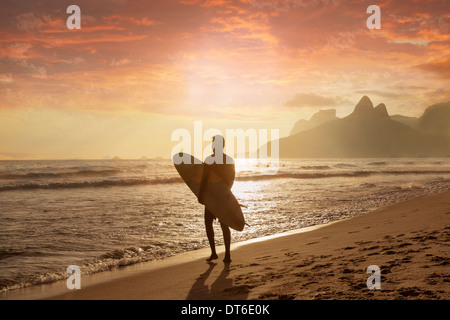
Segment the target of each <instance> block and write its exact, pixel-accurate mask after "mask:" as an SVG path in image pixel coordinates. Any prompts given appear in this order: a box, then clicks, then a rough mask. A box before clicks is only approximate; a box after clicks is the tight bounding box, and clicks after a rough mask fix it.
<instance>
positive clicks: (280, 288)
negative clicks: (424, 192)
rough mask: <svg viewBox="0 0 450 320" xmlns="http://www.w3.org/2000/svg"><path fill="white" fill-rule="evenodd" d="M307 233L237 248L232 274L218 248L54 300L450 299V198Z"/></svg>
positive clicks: (89, 284)
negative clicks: (374, 269) (214, 255)
mask: <svg viewBox="0 0 450 320" xmlns="http://www.w3.org/2000/svg"><path fill="white" fill-rule="evenodd" d="M311 229H312V230H301V231H302V232H294V233H290V234H287V235H283V236H279V237H274V238H271V237H268V238H265V239H258V240H256V241H250V242H246V243H241V244H235V245H234V246H233V248H232V259H233V261H232V262H231V263H230V264H224V263H223V262H222V260H221V259H223V248H222V247H219V250H218V252H219V260H215V262H214V263H207V262H206V261H205V258H206V257H207V256H208V254H209V251H208V249H202V250H197V251H193V252H188V253H185V254H182V255H179V256H176V257H172V258H169V259H166V260H165V261H155V262H150V263H145V264H142V265H141V266H139V267H134V269H133V268H132V269H131V271H130V269H128V270H127V269H126V268H125V269H124V270H120V269H119V270H117V271H113V272H111V273H104V274H103V275H101V276H100V275H97V276H96V275H93V276H91V277H88V276H86V277H83V278H82V288H81V290H75V291H69V290H68V289H65V290H63V289H61V290H59V292H58V294H56V295H54V296H52V297H50V298H51V299H152V300H155V299H156V300H159V299H164V300H173V299H176V300H184V299H192V300H196V299H264V300H271V299H433V300H434V299H449V298H450V285H449V284H450V268H449V266H448V264H449V260H450V259H449V245H450V241H449V240H450V191H448V192H445V193H441V194H437V195H431V196H427V197H422V198H417V199H413V200H409V201H405V202H402V203H398V204H395V205H392V206H389V207H386V208H381V209H379V210H377V211H375V212H371V213H368V214H365V215H360V216H356V217H353V218H350V219H346V220H341V221H338V222H334V223H331V224H327V225H325V226H321V227H318V228H311ZM371 265H376V266H378V267H379V268H380V271H381V276H380V286H381V289H372V290H370V289H368V287H367V279H368V277H370V276H371V274H368V273H366V271H367V268H368V267H369V266H371ZM100 278H102V279H101V281H100V280H99V279H100ZM373 283H374V282H373ZM55 292H56V291H55ZM46 295H47V296H44V295H42V294H41V295H40V296H39V294H37V295H35V296H34V297H33V298H48V295H49V291H46ZM29 297H30V296H29Z"/></svg>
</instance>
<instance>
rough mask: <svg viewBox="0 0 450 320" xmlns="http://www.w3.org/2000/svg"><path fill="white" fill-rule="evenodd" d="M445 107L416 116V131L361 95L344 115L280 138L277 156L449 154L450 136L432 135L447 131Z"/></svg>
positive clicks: (448, 124) (449, 126) (410, 155)
mask: <svg viewBox="0 0 450 320" xmlns="http://www.w3.org/2000/svg"><path fill="white" fill-rule="evenodd" d="M447 109H448V108H443V107H442V106H441V104H439V105H435V106H433V107H430V108H428V109H427V110H428V112H427V111H425V114H424V116H422V117H421V118H420V119H419V124H420V127H421V128H422V129H423V130H420V131H419V130H416V129H414V128H412V127H411V126H408V125H406V124H403V123H400V122H398V121H395V120H392V119H391V118H390V117H389V114H388V111H387V108H386V106H385V105H384V104H379V105H378V106H376V107H374V106H373V104H372V101H371V100H370V99H369V98H368V97H367V96H364V97H363V98H362V99H361V100H360V101H359V102H358V104H357V105H356V106H355V108H354V111H353V112H352V113H351V114H350V115H348V116H347V117H345V118H342V119H335V120H333V121H328V122H325V123H322V124H321V125H318V126H316V127H314V128H312V129H309V130H306V131H302V132H298V133H296V134H293V135H290V136H288V137H286V138H282V139H280V140H279V148H280V150H279V151H280V157H281V158H298V157H336V158H338V157H363V158H365V157H428V156H450V139H447V138H446V137H445V136H443V135H438V134H431V132H433V133H435V131H437V132H448V128H450V122H445V121H442V122H440V118H442V117H443V115H447V113H446V112H447V111H445V110H447ZM425 115H426V116H425ZM432 128H438V129H432ZM425 129H426V130H425ZM427 130H428V132H427ZM446 130H447V131H446ZM268 150H270V145H269V146H268Z"/></svg>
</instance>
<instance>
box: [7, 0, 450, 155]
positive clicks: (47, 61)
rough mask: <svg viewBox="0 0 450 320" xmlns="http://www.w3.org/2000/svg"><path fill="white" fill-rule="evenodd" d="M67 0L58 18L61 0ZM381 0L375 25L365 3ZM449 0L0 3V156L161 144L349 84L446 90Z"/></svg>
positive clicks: (410, 109)
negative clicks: (196, 128) (198, 125)
mask: <svg viewBox="0 0 450 320" xmlns="http://www.w3.org/2000/svg"><path fill="white" fill-rule="evenodd" d="M71 4H76V5H78V6H79V7H80V8H81V30H68V29H67V27H66V19H67V18H68V17H69V14H67V13H66V8H67V7H68V6H69V5H71ZM371 4H376V5H378V6H380V7H381V30H368V29H367V27H366V20H367V18H368V17H369V15H368V14H367V13H366V9H367V7H368V6H369V5H371ZM449 8H450V0H444V1H443V0H435V1H410V0H409V1H406V0H405V1H393V0H391V1H389V0H383V1H348V0H345V1H344V0H286V1H281V0H261V1H257V0H240V1H238V0H236V1H231V0H230V1H227V0H179V1H173V0H160V1H138V0H132V1H126V0H114V1H112V0H109V1H106V0H105V1H85V0H76V1H61V0H50V1H5V0H3V1H2V2H1V3H0V12H1V13H0V15H1V19H0V26H1V27H0V96H1V99H0V158H3V159H45V158H51V159H55V158H102V157H105V156H116V155H117V156H120V157H122V158H136V157H141V156H142V155H145V156H148V157H152V156H164V157H168V156H170V150H171V148H172V146H173V145H174V144H175V143H174V142H172V141H171V140H170V136H171V132H172V131H173V130H174V129H177V128H187V129H192V127H193V122H194V121H195V120H202V121H203V123H204V125H203V126H204V128H208V127H214V128H219V129H221V130H225V129H226V128H244V129H245V128H256V129H258V128H279V129H280V136H285V135H287V134H288V133H289V131H290V130H291V128H292V126H293V124H294V122H295V121H296V120H298V119H300V118H306V119H308V118H309V117H310V116H311V115H312V114H313V113H315V112H317V111H318V110H320V109H330V108H335V109H337V115H338V116H345V115H347V114H348V113H350V112H351V110H352V108H353V107H354V105H355V104H356V103H357V102H358V100H359V99H360V98H361V96H362V95H364V94H367V95H368V96H369V97H370V98H371V99H372V101H373V102H374V104H378V103H381V102H383V103H385V104H386V106H387V108H388V111H389V112H390V114H398V113H401V114H404V115H409V116H420V115H421V114H422V112H423V110H424V109H425V108H426V107H427V106H429V105H431V104H434V103H437V102H442V101H448V100H450V91H449V89H448V88H449V86H448V83H449V79H450V9H449Z"/></svg>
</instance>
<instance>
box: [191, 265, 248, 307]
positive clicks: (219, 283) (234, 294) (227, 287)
mask: <svg viewBox="0 0 450 320" xmlns="http://www.w3.org/2000/svg"><path fill="white" fill-rule="evenodd" d="M216 266H217V263H213V262H208V269H207V270H206V271H205V272H203V273H202V274H201V275H200V276H199V277H198V278H197V280H196V281H195V282H194V284H193V285H192V287H191V290H190V291H189V294H188V296H187V297H186V299H187V300H213V299H214V300H215V299H217V300H219V299H220V300H223V299H233V300H245V299H247V297H248V294H249V290H248V288H247V287H242V286H233V279H232V278H228V275H229V273H230V264H229V263H225V264H224V267H223V270H222V271H221V272H220V274H219V276H218V277H217V278H216V280H214V282H213V283H212V284H211V285H210V286H208V284H206V281H207V279H208V278H209V276H210V275H211V273H212V271H213V269H214V268H215V267H216Z"/></svg>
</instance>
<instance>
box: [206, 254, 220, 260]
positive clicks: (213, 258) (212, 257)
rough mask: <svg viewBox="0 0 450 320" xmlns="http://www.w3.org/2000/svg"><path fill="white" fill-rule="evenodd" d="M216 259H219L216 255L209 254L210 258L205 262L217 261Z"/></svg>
mask: <svg viewBox="0 0 450 320" xmlns="http://www.w3.org/2000/svg"><path fill="white" fill-rule="evenodd" d="M217 258H219V257H218V256H217V254H215V253H213V254H211V256H210V257H209V258H208V259H206V261H212V260H215V259H217Z"/></svg>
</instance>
